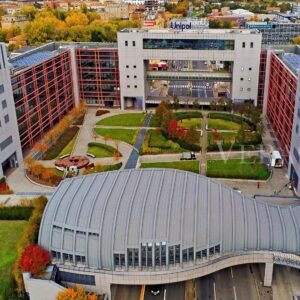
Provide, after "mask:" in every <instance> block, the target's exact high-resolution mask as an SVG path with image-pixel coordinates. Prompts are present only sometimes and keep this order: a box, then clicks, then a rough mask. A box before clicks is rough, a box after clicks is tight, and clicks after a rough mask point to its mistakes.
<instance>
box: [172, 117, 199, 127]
mask: <svg viewBox="0 0 300 300" xmlns="http://www.w3.org/2000/svg"><path fill="white" fill-rule="evenodd" d="M178 124H179V125H180V126H181V127H183V128H191V127H195V128H197V129H200V128H201V124H202V119H199V118H191V119H183V120H180V121H178Z"/></svg>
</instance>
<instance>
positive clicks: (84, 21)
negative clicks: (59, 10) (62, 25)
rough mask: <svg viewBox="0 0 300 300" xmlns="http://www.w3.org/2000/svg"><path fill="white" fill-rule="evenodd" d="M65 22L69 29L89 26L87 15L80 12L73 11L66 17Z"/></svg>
mask: <svg viewBox="0 0 300 300" xmlns="http://www.w3.org/2000/svg"><path fill="white" fill-rule="evenodd" d="M65 22H66V25H67V26H68V27H72V26H87V25H88V24H89V19H88V17H87V16H86V14H84V13H82V12H80V11H71V12H70V13H69V14H68V16H67V17H66V21H65Z"/></svg>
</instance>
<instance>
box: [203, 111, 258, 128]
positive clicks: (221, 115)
mask: <svg viewBox="0 0 300 300" xmlns="http://www.w3.org/2000/svg"><path fill="white" fill-rule="evenodd" d="M207 118H210V119H220V120H225V121H231V122H235V123H238V124H242V123H243V122H244V123H247V124H248V125H250V126H253V124H252V123H251V121H250V120H248V119H245V118H243V117H241V116H238V115H234V114H225V113H209V114H208V115H207Z"/></svg>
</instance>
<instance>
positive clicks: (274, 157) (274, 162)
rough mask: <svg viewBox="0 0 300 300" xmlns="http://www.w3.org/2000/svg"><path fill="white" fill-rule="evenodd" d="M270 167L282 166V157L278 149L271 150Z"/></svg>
mask: <svg viewBox="0 0 300 300" xmlns="http://www.w3.org/2000/svg"><path fill="white" fill-rule="evenodd" d="M271 167H273V168H282V167H283V159H282V157H281V155H280V153H279V151H272V153H271Z"/></svg>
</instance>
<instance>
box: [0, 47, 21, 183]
mask: <svg viewBox="0 0 300 300" xmlns="http://www.w3.org/2000/svg"><path fill="white" fill-rule="evenodd" d="M21 162H22V151H21V144H20V137H19V130H18V125H17V118H16V110H15V104H14V98H13V94H12V87H11V81H10V74H9V64H8V61H7V54H6V47H5V45H4V44H1V43H0V178H2V177H3V176H4V171H5V170H6V169H7V168H14V167H18V166H19V165H20V163H21Z"/></svg>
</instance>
